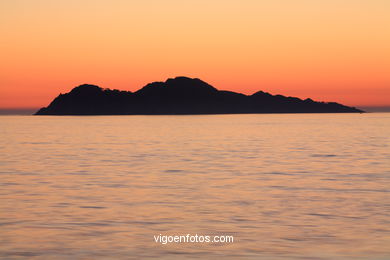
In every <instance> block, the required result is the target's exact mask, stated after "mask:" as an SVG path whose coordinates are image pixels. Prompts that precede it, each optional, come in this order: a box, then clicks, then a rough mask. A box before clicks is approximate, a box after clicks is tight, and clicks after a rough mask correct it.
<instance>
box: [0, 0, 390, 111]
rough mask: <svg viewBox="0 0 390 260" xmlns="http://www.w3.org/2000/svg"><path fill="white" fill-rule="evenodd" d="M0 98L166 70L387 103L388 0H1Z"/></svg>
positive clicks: (236, 84) (232, 85) (22, 102)
mask: <svg viewBox="0 0 390 260" xmlns="http://www.w3.org/2000/svg"><path fill="white" fill-rule="evenodd" d="M0 35H1V38H0V57H1V62H0V108H27V107H42V106H46V105H48V103H49V102H50V101H51V100H52V99H53V98H54V97H56V96H57V95H58V94H59V93H60V92H62V93H65V92H68V91H69V90H71V89H72V88H73V87H74V86H77V85H80V84H82V83H90V84H97V85H99V86H101V87H108V88H117V89H122V90H131V91H134V90H137V89H138V88H140V87H142V86H143V85H145V84H147V83H149V82H152V81H162V80H165V79H166V78H168V77H174V76H189V77H198V78H201V79H203V80H204V81H206V82H208V83H210V84H212V85H214V86H215V87H216V88H218V89H226V90H232V91H237V92H242V93H246V94H252V93H254V92H255V91H257V90H263V91H267V92H270V93H273V94H284V95H290V96H298V97H301V98H307V97H311V98H313V99H315V100H321V101H337V102H341V103H344V104H346V105H353V106H390V47H389V46H390V1H388V0H327V1H313V0H294V1H291V0H269V1H265V0H264V1H262V0H213V1H210V0H186V1H183V0H164V1H162V0H161V1H159V0H143V1H130V0H82V1H80V0H67V1H52V0H34V1H31V0H2V1H0Z"/></svg>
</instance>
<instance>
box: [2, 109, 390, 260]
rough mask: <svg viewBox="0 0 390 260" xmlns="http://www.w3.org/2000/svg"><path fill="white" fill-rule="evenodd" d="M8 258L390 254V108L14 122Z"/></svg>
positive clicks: (5, 215)
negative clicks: (217, 239)
mask: <svg viewBox="0 0 390 260" xmlns="http://www.w3.org/2000/svg"><path fill="white" fill-rule="evenodd" d="M187 234H189V235H191V236H195V235H198V236H211V237H214V236H231V237H234V241H233V242H229V243H217V242H215V241H214V242H210V243H206V242H204V243H201V242H194V243H191V242H180V243H176V242H172V243H165V244H164V243H161V242H159V241H157V242H156V239H155V238H156V237H163V236H181V235H183V236H185V235H187ZM0 258H2V259H260V260H262V259H264V260H266V259H267V260H274V259H275V260H281V259H283V260H286V259H294V260H295V259H314V260H325V259H351V260H352V259H353V260H356V259H358V260H359V259H360V260H363V259H364V260H365V259H373V260H374V259H375V260H384V259H390V113H364V114H238V115H180V116H171V115H170V116H5V115H2V116H0Z"/></svg>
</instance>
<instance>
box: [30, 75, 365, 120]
mask: <svg viewBox="0 0 390 260" xmlns="http://www.w3.org/2000/svg"><path fill="white" fill-rule="evenodd" d="M356 112H363V111H361V110H359V109H356V108H353V107H347V106H344V105H341V104H338V103H333V102H332V103H324V102H315V101H313V100H311V99H305V100H302V99H299V98H294V97H285V96H282V95H271V94H269V93H265V92H262V91H259V92H256V93H255V94H253V95H250V96H247V95H244V94H240V93H235V92H231V91H220V90H217V89H216V88H214V87H213V86H211V85H209V84H207V83H206V82H204V81H202V80H200V79H191V78H187V77H177V78H174V79H168V80H167V81H165V82H153V83H150V84H148V85H146V86H145V87H143V88H142V89H140V90H138V91H136V92H134V93H132V92H130V91H119V90H110V89H102V88H100V87H98V86H94V85H86V84H85V85H81V86H78V87H76V88H74V89H72V91H71V92H69V93H66V94H60V95H59V96H58V97H57V98H55V99H54V100H53V101H52V102H51V103H50V105H49V106H48V107H45V108H41V109H40V110H39V111H38V112H36V115H136V114H138V115H162V114H236V113H356Z"/></svg>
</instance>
